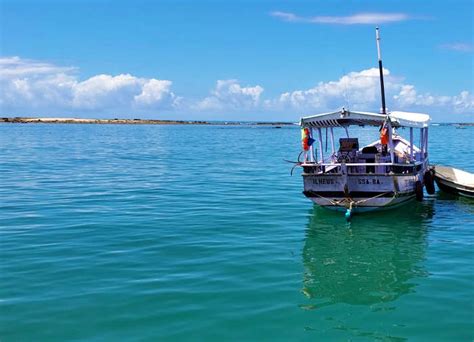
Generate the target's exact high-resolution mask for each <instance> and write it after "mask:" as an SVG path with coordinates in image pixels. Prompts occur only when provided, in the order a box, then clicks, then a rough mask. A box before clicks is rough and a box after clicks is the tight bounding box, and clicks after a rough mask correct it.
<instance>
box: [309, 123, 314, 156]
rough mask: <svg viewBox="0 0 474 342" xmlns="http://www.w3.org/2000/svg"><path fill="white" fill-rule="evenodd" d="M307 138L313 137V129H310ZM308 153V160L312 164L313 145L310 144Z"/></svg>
mask: <svg viewBox="0 0 474 342" xmlns="http://www.w3.org/2000/svg"><path fill="white" fill-rule="evenodd" d="M309 137H310V138H312V137H313V127H311V128H310V129H309ZM309 153H310V156H309V160H310V162H312V163H314V148H313V144H311V146H310V147H309Z"/></svg>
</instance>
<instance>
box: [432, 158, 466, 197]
mask: <svg viewBox="0 0 474 342" xmlns="http://www.w3.org/2000/svg"><path fill="white" fill-rule="evenodd" d="M434 179H435V181H436V184H437V185H438V187H439V188H440V189H441V190H443V191H445V192H449V193H452V194H456V195H461V196H465V197H470V198H474V174H472V173H469V172H466V171H462V170H459V169H455V168H454V167H448V166H439V165H436V166H435V167H434Z"/></svg>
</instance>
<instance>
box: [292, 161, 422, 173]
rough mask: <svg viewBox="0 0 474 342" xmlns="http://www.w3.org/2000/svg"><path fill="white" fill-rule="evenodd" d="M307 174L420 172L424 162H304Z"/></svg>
mask: <svg viewBox="0 0 474 342" xmlns="http://www.w3.org/2000/svg"><path fill="white" fill-rule="evenodd" d="M301 166H302V167H303V170H304V173H306V174H322V173H326V174H342V173H343V170H344V173H347V174H388V173H396V174H413V173H416V172H418V171H419V170H420V169H421V168H422V166H423V162H415V163H389V162H386V163H316V162H305V163H302V164H301Z"/></svg>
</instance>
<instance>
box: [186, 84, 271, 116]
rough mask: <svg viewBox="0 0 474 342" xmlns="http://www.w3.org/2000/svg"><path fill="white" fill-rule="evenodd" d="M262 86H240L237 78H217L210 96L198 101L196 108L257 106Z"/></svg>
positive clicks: (213, 108)
mask: <svg viewBox="0 0 474 342" xmlns="http://www.w3.org/2000/svg"><path fill="white" fill-rule="evenodd" d="M263 90H264V89H263V88H262V87H261V86H259V85H256V86H253V87H250V86H248V87H242V86H241V85H240V84H239V83H238V81H237V80H218V81H217V84H216V87H215V89H214V90H212V92H211V96H208V97H206V98H204V99H203V100H202V101H199V102H198V103H197V105H196V106H195V108H196V109H198V110H203V111H205V110H224V109H229V110H242V109H252V108H257V107H258V106H259V104H260V95H261V94H262V93H263Z"/></svg>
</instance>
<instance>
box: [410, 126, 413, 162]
mask: <svg viewBox="0 0 474 342" xmlns="http://www.w3.org/2000/svg"><path fill="white" fill-rule="evenodd" d="M410 160H413V127H410Z"/></svg>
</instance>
